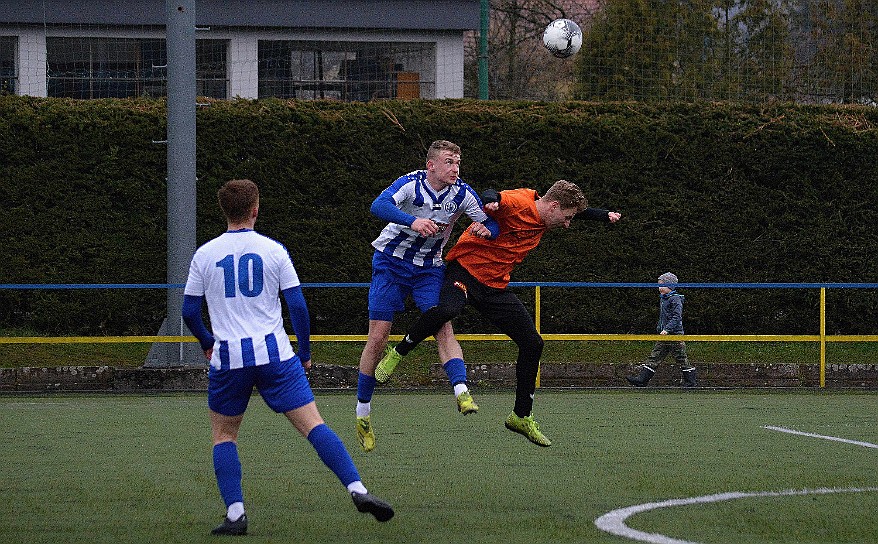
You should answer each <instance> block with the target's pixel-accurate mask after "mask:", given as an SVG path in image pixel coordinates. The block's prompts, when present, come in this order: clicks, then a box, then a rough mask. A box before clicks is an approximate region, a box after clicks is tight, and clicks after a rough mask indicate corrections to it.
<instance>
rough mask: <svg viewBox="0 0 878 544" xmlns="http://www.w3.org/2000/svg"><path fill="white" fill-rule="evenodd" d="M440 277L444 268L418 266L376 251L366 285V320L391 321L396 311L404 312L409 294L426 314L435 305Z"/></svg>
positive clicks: (443, 276)
mask: <svg viewBox="0 0 878 544" xmlns="http://www.w3.org/2000/svg"><path fill="white" fill-rule="evenodd" d="M444 278H445V268H444V267H439V266H430V267H425V266H418V265H415V264H412V263H409V262H406V261H404V260H402V259H398V258H396V257H393V256H392V255H387V254H386V253H382V252H380V251H376V252H375V255H374V256H373V257H372V284H371V285H370V286H369V319H374V320H378V321H393V315H394V314H395V313H396V312H401V311H403V310H405V299H406V297H407V296H409V295H411V297H412V299H414V301H415V304H416V305H417V306H418V309H420V310H421V311H422V312H426V311H427V310H429V309H430V308H432V307H433V306H435V305H437V304H438V303H439V290H440V289H441V288H442V280H443V279H444Z"/></svg>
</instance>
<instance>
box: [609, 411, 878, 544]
mask: <svg viewBox="0 0 878 544" xmlns="http://www.w3.org/2000/svg"><path fill="white" fill-rule="evenodd" d="M762 428H763V429H768V430H770V431H778V432H782V433H789V434H795V435H800V436H810V437H812V438H822V439H824V440H832V441H834V442H844V443H845V444H854V445H856V446H863V447H865V448H875V449H878V444H872V443H871V442H860V441H858V440H848V439H846V438H839V437H837V436H824V435H822V434H813V433H805V432H802V431H796V430H794V429H787V428H786V427H775V426H773V425H764V426H763V427H762ZM874 491H878V487H849V488H845V489H837V488H825V487H821V488H819V489H801V490H796V489H790V490H787V491H756V492H751V493H744V492H741V491H734V492H729V493H717V494H715V495H702V496H700V497H689V498H686V499H671V500H667V501H661V502H648V503H645V504H637V505H634V506H628V507H627V508H618V509H616V510H613V511H612V512H607V513H606V514H604V515H603V516H601V517H599V518H598V519H596V520H594V524H595V525H596V526H597V528H598V529H600V530H602V531H605V532H607V533H610V534H613V535H616V536H621V537H625V538H630V539H631V540H639V541H640V542H649V543H651V544H698V543H697V542H692V541H689V540H680V539H677V538H671V537H669V536H665V535H663V534H661V533H647V532H644V531H638V530H636V529H632V528H631V527H628V526H627V525H625V520H626V519H628V518H629V517H631V516H633V515H634V514H639V513H641V512H649V511H650V510H658V509H659V508H671V507H674V506H687V505H690V504H707V503H713V502H722V501H731V500H735V499H746V498H749V497H788V496H796V495H827V494H829V493H869V492H874Z"/></svg>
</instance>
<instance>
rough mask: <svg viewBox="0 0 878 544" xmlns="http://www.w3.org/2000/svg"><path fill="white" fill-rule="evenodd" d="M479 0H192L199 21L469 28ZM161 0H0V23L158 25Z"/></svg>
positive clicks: (162, 13) (475, 20)
mask: <svg viewBox="0 0 878 544" xmlns="http://www.w3.org/2000/svg"><path fill="white" fill-rule="evenodd" d="M479 3H480V0H197V2H196V3H195V21H196V24H197V25H199V26H230V27H292V28H347V29H372V28H374V29H409V30H417V29H420V30H475V29H478V28H479ZM166 9H167V7H166V1H165V0H125V1H124V2H120V1H119V0H0V24H52V25H54V24H78V25H93V24H94V25H158V26H164V24H165V21H166Z"/></svg>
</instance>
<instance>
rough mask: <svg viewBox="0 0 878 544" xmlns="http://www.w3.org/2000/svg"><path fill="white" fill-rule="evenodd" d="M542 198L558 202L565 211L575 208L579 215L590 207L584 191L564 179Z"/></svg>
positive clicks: (556, 183) (550, 188) (557, 182)
mask: <svg viewBox="0 0 878 544" xmlns="http://www.w3.org/2000/svg"><path fill="white" fill-rule="evenodd" d="M542 198H543V199H544V200H550V201H553V202H557V203H558V204H560V205H561V208H562V209H565V210H566V209H570V208H573V209H575V210H576V211H577V213H578V212H581V211H582V210H584V209H586V208H587V207H588V200H587V199H586V198H585V194H583V192H582V189H580V188H579V186H578V185H576V184H575V183H573V182H570V181H567V180H563V179H559V180H558V181H556V182H555V183H554V184H553V185H552V186H551V187H549V190H548V191H546V194H544V195H543V196H542Z"/></svg>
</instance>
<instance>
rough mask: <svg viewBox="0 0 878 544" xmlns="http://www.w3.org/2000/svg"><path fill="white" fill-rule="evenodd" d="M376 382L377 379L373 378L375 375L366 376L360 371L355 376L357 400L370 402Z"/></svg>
mask: <svg viewBox="0 0 878 544" xmlns="http://www.w3.org/2000/svg"><path fill="white" fill-rule="evenodd" d="M376 383H378V381H377V380H376V379H375V376H367V375H365V374H363V373H362V372H360V375H359V376H358V377H357V400H358V401H360V402H363V403H366V402H371V401H372V394H373V393H374V392H375V384H376Z"/></svg>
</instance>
